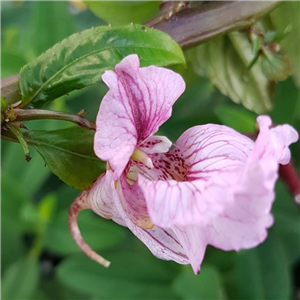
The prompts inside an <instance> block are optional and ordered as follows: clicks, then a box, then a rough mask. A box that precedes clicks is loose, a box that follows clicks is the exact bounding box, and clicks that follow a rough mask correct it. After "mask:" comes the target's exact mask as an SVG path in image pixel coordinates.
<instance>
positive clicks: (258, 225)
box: [69, 55, 298, 274]
mask: <svg viewBox="0 0 300 300" xmlns="http://www.w3.org/2000/svg"><path fill="white" fill-rule="evenodd" d="M102 78H103V81H104V82H105V83H106V84H107V86H108V87H109V91H108V93H107V94H106V96H105V97H104V98H103V100H102V102H101V105H100V109H99V113H98V116H97V120H96V127H97V128H96V134H95V141H94V151H95V153H96V155H97V156H98V157H99V158H100V159H102V160H104V161H107V170H106V173H105V174H104V175H102V176H100V177H99V178H98V179H97V180H96V181H95V182H94V183H93V184H92V185H91V186H90V187H89V188H88V189H87V190H85V191H83V192H82V193H81V194H80V195H79V196H78V198H77V199H76V200H75V201H74V203H73V204H72V206H71V208H70V215H69V224H70V229H71V232H72V235H73V238H74V239H75V241H76V243H77V244H78V246H79V247H80V248H81V249H82V251H83V252H85V253H86V254H87V255H88V256H89V257H91V258H92V259H94V260H95V261H97V262H99V263H100V264H102V265H104V266H108V265H109V262H108V261H106V260H105V259H104V258H102V257H101V256H99V255H98V254H97V253H95V252H94V251H93V250H91V249H90V247H89V246H88V245H87V244H86V243H85V242H84V240H83V239H82V237H81V235H80V231H79V229H78V225H77V215H78V213H79V211H80V210H82V209H92V210H93V211H94V212H95V213H96V214H98V215H100V216H102V217H104V218H107V219H112V220H113V221H115V222H116V223H118V224H120V225H122V226H126V227H128V228H129V229H130V230H131V231H132V232H133V233H134V234H135V235H136V236H137V237H138V238H139V239H140V240H141V241H142V242H143V243H144V244H145V245H146V246H147V247H148V248H149V249H150V251H151V252H152V253H153V254H154V255H155V256H157V257H158V258H161V259H165V260H174V261H176V262H177V263H180V264H191V266H192V268H193V270H194V272H195V274H197V273H199V271H200V265H201V262H202V260H203V257H204V254H205V250H206V246H207V245H212V246H214V247H216V248H219V249H223V250H236V251H238V250H240V249H248V248H252V247H255V246H256V245H258V244H259V243H261V242H263V241H264V240H265V238H266V236H267V229H268V228H269V227H270V226H272V223H273V218H272V215H271V213H270V211H271V206H272V202H273V201H274V198H275V194H274V186H275V182H276V180H277V178H278V165H279V164H287V163H288V162H289V160H290V151H289V149H288V146H289V145H290V144H291V143H294V142H296V141H297V139H298V134H297V132H296V131H295V130H294V129H293V128H292V127H291V126H289V125H281V126H276V127H273V128H272V122H271V119H270V118H269V117H268V116H260V117H258V118H257V123H258V125H259V130H260V131H259V135H258V137H257V140H256V141H255V142H253V141H252V140H250V139H249V138H247V137H246V136H244V135H242V134H240V133H238V132H236V131H235V130H233V129H231V128H229V127H226V126H222V125H214V124H207V125H201V126H195V127H192V128H190V129H188V130H187V131H185V132H184V133H183V134H182V135H181V137H180V138H179V139H178V141H177V142H176V143H175V144H174V145H173V146H172V143H171V142H170V141H169V139H168V138H166V137H163V136H154V135H153V134H154V133H155V132H156V131H157V130H158V128H159V126H160V125H162V124H163V123H164V122H165V121H166V120H167V119H168V118H169V117H170V116H171V112H172V105H173V104H174V103H175V101H176V100H177V99H178V97H179V96H180V95H181V94H182V93H183V91H184V89H185V83H184V81H183V79H182V78H181V76H180V75H178V74H176V73H174V72H173V71H170V70H168V69H164V68H159V67H155V66H150V67H144V68H140V67H139V59H138V56H137V55H129V56H127V57H126V58H124V59H123V60H122V61H121V62H120V63H119V64H118V65H116V67H115V71H107V72H105V74H104V75H103V77H102Z"/></svg>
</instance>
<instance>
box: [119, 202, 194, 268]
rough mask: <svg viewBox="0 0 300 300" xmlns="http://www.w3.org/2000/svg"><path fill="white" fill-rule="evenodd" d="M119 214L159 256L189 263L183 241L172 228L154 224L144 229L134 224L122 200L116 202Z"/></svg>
mask: <svg viewBox="0 0 300 300" xmlns="http://www.w3.org/2000/svg"><path fill="white" fill-rule="evenodd" d="M115 204H116V208H117V210H118V214H119V215H120V216H121V217H122V218H123V219H124V221H125V223H126V226H127V227H128V228H129V229H130V230H131V231H132V232H133V234H134V235H135V236H136V237H137V238H139V239H140V240H141V241H142V242H143V243H144V244H145V245H146V246H147V247H148V248H149V250H150V251H151V252H152V254H153V255H155V256H156V257H157V258H160V259H164V260H173V261H175V262H177V263H179V264H189V263H190V262H189V259H188V258H187V256H186V254H185V250H184V249H183V247H182V245H181V243H180V242H179V241H178V239H177V237H176V235H175V234H174V232H173V231H172V230H168V229H162V228H159V227H157V226H154V227H153V228H152V229H148V230H146V229H142V228H140V227H138V226H136V225H134V224H133V223H132V222H131V220H130V219H129V218H128V216H127V215H126V213H125V212H124V209H123V206H122V205H121V203H120V202H116V203H115Z"/></svg>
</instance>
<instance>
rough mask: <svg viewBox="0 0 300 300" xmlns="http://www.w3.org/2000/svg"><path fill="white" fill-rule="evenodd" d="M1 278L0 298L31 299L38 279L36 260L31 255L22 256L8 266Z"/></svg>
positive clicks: (12, 299) (8, 299) (6, 299)
mask: <svg viewBox="0 0 300 300" xmlns="http://www.w3.org/2000/svg"><path fill="white" fill-rule="evenodd" d="M2 280H3V281H2V289H1V298H2V299H5V300H20V299H24V300H25V299H28V300H29V299H32V296H33V294H34V292H35V290H36V288H37V285H38V280H39V267H38V262H37V261H36V260H35V259H34V258H32V257H27V258H22V259H21V260H18V261H16V262H15V263H14V264H13V265H11V266H10V268H9V269H8V270H7V271H6V272H5V274H4V276H3V277H2Z"/></svg>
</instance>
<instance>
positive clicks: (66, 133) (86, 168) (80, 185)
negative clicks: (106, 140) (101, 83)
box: [10, 126, 106, 189]
mask: <svg viewBox="0 0 300 300" xmlns="http://www.w3.org/2000/svg"><path fill="white" fill-rule="evenodd" d="M24 138H25V140H26V141H27V143H28V145H30V146H33V147H35V149H36V150H37V151H38V152H39V154H40V155H41V156H42V158H43V159H44V161H45V163H46V165H47V166H48V167H49V169H50V170H51V171H52V172H53V173H54V174H55V175H56V176H58V177H59V178H60V179H61V180H62V181H63V182H65V183H66V184H68V185H70V186H72V187H74V188H77V189H85V188H87V187H88V186H89V185H90V184H91V183H92V182H93V181H94V180H95V179H97V178H98V177H99V176H100V174H101V173H102V172H103V171H105V169H106V168H105V163H104V162H103V161H101V160H100V159H99V158H97V157H96V155H95V154H94V151H93V139H94V132H92V131H90V130H85V129H83V128H81V127H79V126H74V127H69V128H65V129H59V130H50V131H44V130H41V131H38V130H33V131H27V132H24ZM10 139H11V140H14V141H15V138H13V137H10Z"/></svg>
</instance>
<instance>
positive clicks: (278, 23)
mask: <svg viewBox="0 0 300 300" xmlns="http://www.w3.org/2000/svg"><path fill="white" fill-rule="evenodd" d="M270 16H271V19H272V21H273V24H274V25H275V28H276V29H277V31H278V32H279V33H281V34H282V33H285V32H286V31H287V29H290V32H287V34H286V36H285V38H284V39H282V41H281V42H280V44H281V46H282V48H283V49H284V51H285V52H286V54H287V56H288V58H289V60H290V62H291V69H292V74H293V77H294V80H295V82H296V84H297V86H298V87H299V86H300V60H299V53H300V46H299V45H300V2H298V1H283V3H281V4H280V5H279V6H278V7H277V8H276V9H274V10H273V11H272V12H271V14H270Z"/></svg>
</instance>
